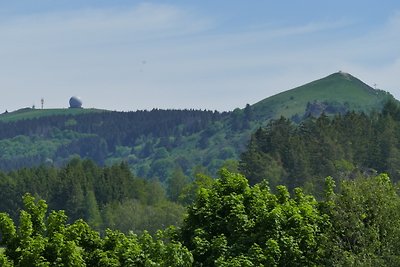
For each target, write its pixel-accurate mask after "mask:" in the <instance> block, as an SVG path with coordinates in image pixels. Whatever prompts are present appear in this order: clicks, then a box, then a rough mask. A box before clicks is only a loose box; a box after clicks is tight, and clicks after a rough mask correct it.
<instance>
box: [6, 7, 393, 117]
mask: <svg viewBox="0 0 400 267" xmlns="http://www.w3.org/2000/svg"><path fill="white" fill-rule="evenodd" d="M338 71H344V72H348V73H350V74H352V75H353V76H356V77H357V78H359V79H361V80H362V81H364V82H365V83H367V84H369V85H371V86H373V85H374V84H376V87H377V88H379V89H383V90H385V91H388V92H390V93H391V94H393V95H394V96H395V97H396V98H397V99H400V2H399V1H397V0H396V1H384V0H382V1H370V0H364V1H361V0H354V1H352V0H347V1H344V0H337V1H321V0H291V1H288V0H281V1H272V0H271V1H268V0H265V1H263V0H248V1H243V0H242V1H237V0H229V1H228V0H219V1H215V0H202V1H195V0H174V1H173V0H164V1H134V0H130V1H128V0H108V1H105V0H57V1H56V0H18V1H6V0H4V1H3V0H0V92H1V97H0V112H3V111H5V110H8V111H13V110H17V109H20V108H24V107H32V106H34V105H35V106H36V107H37V108H39V107H40V105H41V99H42V98H43V99H44V108H66V107H68V101H69V98H70V97H71V96H79V97H80V98H81V99H82V101H83V106H84V107H85V108H101V109H108V110H118V111H134V110H143V109H147V110H150V109H153V108H160V109H185V108H188V109H190V108H194V109H208V110H219V111H228V110H233V109H235V108H237V107H239V108H243V107H245V106H246V104H254V103H256V102H258V101H260V100H262V99H264V98H266V97H269V96H272V95H274V94H276V93H279V92H282V91H285V90H289V89H292V88H294V87H297V86H300V85H302V84H305V83H308V82H311V81H313V80H316V79H320V78H323V77H325V76H328V75H329V74H332V73H334V72H338Z"/></svg>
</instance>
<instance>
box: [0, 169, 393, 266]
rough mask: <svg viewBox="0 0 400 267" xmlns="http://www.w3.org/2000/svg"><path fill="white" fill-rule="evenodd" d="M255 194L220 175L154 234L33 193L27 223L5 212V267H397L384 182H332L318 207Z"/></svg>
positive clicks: (260, 191) (297, 195) (309, 200)
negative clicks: (99, 226)
mask: <svg viewBox="0 0 400 267" xmlns="http://www.w3.org/2000/svg"><path fill="white" fill-rule="evenodd" d="M275 191H276V193H273V192H272V191H271V190H270V188H269V186H268V184H267V183H266V182H262V183H259V184H257V185H254V186H249V184H248V181H247V179H246V178H245V177H244V176H242V175H240V174H234V173H231V172H228V171H226V170H221V171H220V174H219V177H218V179H216V180H215V181H214V182H213V183H212V185H211V187H210V188H202V189H201V190H199V191H198V192H197V194H196V198H195V201H194V203H193V204H192V205H189V206H188V208H187V215H186V217H185V219H184V221H183V223H182V225H181V226H180V227H170V228H168V229H166V230H163V231H161V230H160V231H158V232H157V233H156V234H155V235H150V234H149V233H148V232H146V231H145V232H143V233H141V234H135V233H133V232H130V233H127V234H124V233H122V232H120V231H117V230H109V229H108V230H106V231H105V233H103V234H99V232H97V231H95V230H93V228H92V227H90V226H89V225H88V224H87V223H86V222H85V221H84V220H81V219H79V220H76V221H74V222H70V223H68V217H67V215H65V213H64V212H63V211H51V212H50V213H48V212H47V208H48V207H47V204H46V202H45V201H43V200H38V199H35V198H34V197H32V196H31V195H30V194H26V195H25V196H24V198H23V202H24V209H23V210H21V211H20V215H19V222H16V221H15V220H13V219H12V218H11V217H10V216H9V215H7V214H6V213H0V245H1V246H3V248H2V249H1V248H0V264H1V266H8V267H10V266H399V264H400V249H399V244H400V242H399V241H400V240H399V239H400V232H399V231H400V196H399V193H398V187H397V186H396V185H394V184H393V183H392V182H391V181H390V179H389V177H388V176H387V175H385V174H382V175H377V176H373V177H358V178H355V179H353V180H344V181H342V182H341V184H340V190H335V182H334V180H333V179H332V178H329V177H328V178H326V179H325V187H324V192H325V193H324V196H323V198H322V199H321V200H316V198H315V197H313V196H312V195H308V194H305V193H304V192H303V190H302V189H300V188H296V189H295V190H294V193H292V194H291V193H289V191H288V189H287V187H285V186H278V187H276V190H275Z"/></svg>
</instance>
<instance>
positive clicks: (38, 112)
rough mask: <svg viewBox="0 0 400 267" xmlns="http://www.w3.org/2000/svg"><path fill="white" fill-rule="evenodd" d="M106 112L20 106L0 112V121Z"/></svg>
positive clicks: (100, 110)
mask: <svg viewBox="0 0 400 267" xmlns="http://www.w3.org/2000/svg"><path fill="white" fill-rule="evenodd" d="M99 112H107V110H103V109H93V108H91V109H84V108H59V109H35V108H22V109H19V110H16V111H13V112H5V113H3V114H0V121H2V122H10V121H18V120H29V119H37V118H41V117H48V116H57V115H65V116H66V115H81V114H88V113H99Z"/></svg>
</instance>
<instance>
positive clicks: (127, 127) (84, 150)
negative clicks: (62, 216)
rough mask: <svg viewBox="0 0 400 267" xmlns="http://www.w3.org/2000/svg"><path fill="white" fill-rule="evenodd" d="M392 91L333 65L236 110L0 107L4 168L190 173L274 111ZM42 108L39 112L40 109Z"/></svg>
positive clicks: (232, 156) (216, 161)
mask: <svg viewBox="0 0 400 267" xmlns="http://www.w3.org/2000/svg"><path fill="white" fill-rule="evenodd" d="M390 99H392V100H394V97H393V96H392V95H390V94H389V93H387V92H384V91H382V90H376V89H373V88H372V87H369V86H368V85H366V84H365V83H363V82H362V81H361V80H359V79H357V78H355V77H353V76H351V75H350V74H344V73H334V74H331V75H329V76H327V77H324V78H322V79H319V80H316V81H313V82H311V83H308V84H305V85H302V86H299V87H297V88H294V89H292V90H288V91H285V92H282V93H280V94H277V95H275V96H272V97H269V98H266V99H263V100H261V101H259V102H258V103H256V104H254V105H247V106H246V107H245V108H243V109H239V108H237V109H235V110H234V111H231V112H223V113H221V112H217V111H214V112H213V111H202V110H159V109H153V110H151V111H134V112H133V111H132V112H117V111H104V110H90V109H57V110H46V109H45V110H39V109H37V110H30V109H23V110H19V111H16V112H12V113H8V114H2V115H0V169H2V170H13V169H16V168H21V167H30V166H35V165H39V164H54V165H56V166H62V165H63V164H65V163H66V162H68V160H69V159H70V158H71V157H74V156H79V157H81V158H89V159H92V160H94V161H96V162H97V163H98V164H100V165H111V164H113V163H117V162H121V161H125V162H127V163H128V164H129V166H130V168H131V170H132V171H133V172H134V173H135V174H136V175H138V176H140V177H144V178H149V179H158V180H160V181H163V182H164V181H166V180H167V179H168V177H169V176H170V175H172V172H173V170H174V169H175V168H181V169H182V170H183V171H184V173H185V174H186V175H192V173H193V171H194V168H197V167H202V168H203V170H208V171H209V173H210V174H214V173H215V172H216V170H218V169H219V168H220V167H222V166H231V167H232V166H234V165H235V162H236V161H237V160H238V159H239V156H240V154H241V153H242V152H243V151H244V149H245V148H246V145H247V143H248V142H249V139H250V136H251V134H252V133H253V132H254V131H255V130H256V129H257V128H259V127H263V126H264V125H266V124H267V123H268V121H270V120H271V119H277V118H279V117H280V116H285V117H287V118H290V119H292V120H293V121H295V122H301V121H302V120H303V119H305V118H307V117H309V116H319V115H320V114H321V113H325V114H327V115H334V114H342V113H345V112H348V111H352V110H355V111H357V112H358V111H360V112H369V111H372V110H377V111H380V110H382V108H383V105H384V103H385V101H387V100H390ZM38 115H39V116H38Z"/></svg>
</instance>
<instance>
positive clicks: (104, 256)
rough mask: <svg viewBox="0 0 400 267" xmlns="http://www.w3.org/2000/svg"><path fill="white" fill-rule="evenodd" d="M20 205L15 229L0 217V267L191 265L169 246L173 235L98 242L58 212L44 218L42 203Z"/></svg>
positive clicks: (181, 250)
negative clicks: (21, 207)
mask: <svg viewBox="0 0 400 267" xmlns="http://www.w3.org/2000/svg"><path fill="white" fill-rule="evenodd" d="M24 205H25V210H22V211H21V216H20V223H19V226H18V227H15V225H14V222H13V221H12V220H11V218H10V217H9V216H8V215H7V214H5V213H0V218H1V220H0V237H1V239H0V241H1V243H0V244H1V245H2V246H5V247H6V250H5V251H4V253H1V254H0V263H1V266H19V267H23V266H93V267H94V266H191V264H192V262H193V258H192V255H191V253H190V252H189V251H188V249H187V248H185V247H183V246H182V244H181V243H180V242H178V241H171V240H170V238H169V237H170V235H171V234H170V233H169V232H173V229H171V230H169V231H165V232H162V231H159V232H158V233H157V234H156V236H155V237H152V236H151V235H150V234H148V233H147V232H144V233H143V234H141V235H140V236H137V235H135V234H129V235H124V234H123V233H121V232H118V231H111V230H107V231H106V234H105V236H104V238H101V237H100V235H99V234H98V233H97V232H95V231H94V230H92V229H91V228H90V226H89V225H88V224H87V223H85V222H84V221H83V220H78V221H75V222H74V223H72V224H66V221H67V217H66V216H65V214H64V212H62V211H59V212H54V211H53V212H51V213H50V215H49V216H48V217H47V218H46V216H45V214H46V212H47V205H46V203H45V202H44V201H42V200H39V201H35V199H34V198H33V197H32V196H31V195H29V194H27V195H25V196H24ZM16 229H17V230H16Z"/></svg>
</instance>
